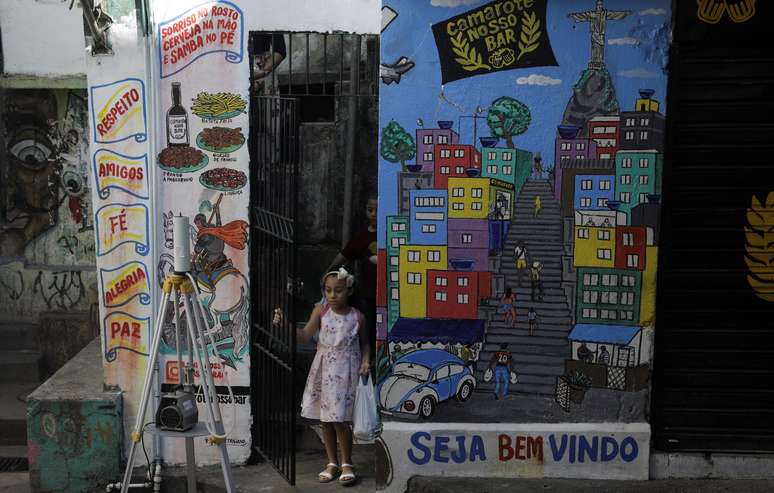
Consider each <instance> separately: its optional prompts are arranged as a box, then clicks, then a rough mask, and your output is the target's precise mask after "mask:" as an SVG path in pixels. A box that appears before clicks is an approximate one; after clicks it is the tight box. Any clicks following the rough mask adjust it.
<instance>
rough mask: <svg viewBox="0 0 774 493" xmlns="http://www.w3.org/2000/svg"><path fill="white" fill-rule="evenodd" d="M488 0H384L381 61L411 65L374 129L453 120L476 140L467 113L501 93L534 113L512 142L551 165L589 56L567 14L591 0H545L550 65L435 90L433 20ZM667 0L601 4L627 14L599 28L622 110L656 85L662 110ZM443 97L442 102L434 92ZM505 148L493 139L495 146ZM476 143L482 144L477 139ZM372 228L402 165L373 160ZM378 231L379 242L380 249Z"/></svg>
mask: <svg viewBox="0 0 774 493" xmlns="http://www.w3.org/2000/svg"><path fill="white" fill-rule="evenodd" d="M485 3H487V2H486V0H385V1H384V2H383V4H384V5H386V6H389V7H391V8H392V9H394V10H395V11H396V12H398V17H397V18H396V19H395V20H394V21H393V22H392V23H391V24H390V25H389V26H388V27H387V29H386V30H385V31H384V32H383V33H382V36H381V59H382V62H383V63H393V62H394V61H396V60H397V59H398V58H400V57H401V56H406V57H408V58H409V59H411V60H412V61H414V62H415V63H416V66H415V67H414V68H413V69H412V70H411V71H410V72H408V73H407V74H405V75H404V76H403V78H402V79H401V82H400V84H391V85H386V84H381V85H380V88H379V89H380V94H379V99H380V109H379V111H380V114H379V119H380V126H381V127H384V126H385V125H387V123H389V122H390V120H396V121H397V122H398V123H399V124H400V125H401V126H402V127H403V128H405V129H406V130H407V131H408V132H410V133H411V134H414V131H415V129H416V127H417V119H418V118H421V119H422V120H423V122H424V124H425V127H428V128H435V127H436V126H437V125H436V123H435V122H436V121H437V120H452V121H454V129H455V130H456V131H458V132H460V140H461V142H462V143H465V144H472V143H473V124H472V121H473V120H472V119H470V118H467V119H465V118H463V119H461V120H460V118H459V117H460V116H465V115H472V114H473V112H474V111H475V109H476V107H477V106H481V107H482V108H483V109H484V114H483V116H486V108H488V107H489V104H490V103H491V102H492V101H493V100H494V99H496V98H498V97H500V96H511V97H514V98H516V99H518V100H520V101H522V102H523V103H525V104H526V105H527V106H528V107H529V109H530V111H531V113H532V123H531V125H530V127H529V129H528V130H527V132H526V133H524V134H522V135H520V136H518V137H516V138H515V139H514V142H515V144H516V146H517V147H519V148H522V149H527V150H529V151H532V152H538V151H539V152H540V153H541V154H542V156H543V162H544V163H546V164H549V163H553V160H554V150H553V148H554V137H555V134H556V126H557V125H558V124H560V123H561V119H562V115H563V114H564V109H565V106H566V105H567V102H568V101H569V99H570V96H571V95H572V86H573V85H574V84H575V82H576V81H577V80H578V78H579V77H580V74H581V72H582V71H583V70H584V69H585V68H586V66H587V65H588V62H589V59H590V58H591V35H590V33H589V27H588V23H581V24H575V23H574V22H573V21H572V20H571V19H569V18H568V16H567V15H568V13H570V12H578V11H583V10H593V9H594V6H595V1H594V0H548V7H547V11H546V18H547V19H546V20H547V25H548V36H549V38H550V40H551V46H552V47H553V50H554V55H555V56H556V60H557V63H558V64H559V66H556V67H532V68H525V69H515V70H508V71H503V72H496V73H493V74H487V75H480V76H476V77H470V78H467V79H463V80H459V81H454V82H450V83H448V84H446V85H445V86H441V72H440V65H439V60H438V51H437V50H436V47H435V39H434V37H433V33H432V30H431V26H432V25H433V24H435V23H437V22H440V21H443V20H445V19H448V18H450V17H453V16H455V15H457V14H461V13H463V12H466V11H468V10H471V9H472V8H475V7H477V6H480V5H483V4H485ZM670 4H671V2H670V0H606V1H605V8H607V9H609V10H630V11H632V15H630V16H628V17H627V18H625V19H624V20H621V21H609V22H608V24H607V30H606V46H605V63H606V65H607V68H608V71H609V72H610V75H611V76H612V77H613V83H614V85H615V89H616V93H617V95H618V101H619V104H620V106H621V110H622V111H628V110H631V109H633V107H634V101H635V99H636V98H637V97H638V89H640V88H650V89H655V90H656V94H655V96H654V98H655V99H657V100H659V101H660V102H661V104H662V112H664V110H665V95H666V73H665V72H664V69H663V67H664V66H665V65H666V51H667V47H668V38H667V37H668V32H669V29H668V28H669V24H670V22H671V8H670ZM441 94H443V95H444V100H441V99H440V98H439V96H440V95H441ZM485 135H489V128H488V127H487V125H486V122H485V121H484V120H478V136H485ZM502 145H504V142H502V141H501V142H500V144H498V146H502ZM477 147H480V145H477ZM379 168H380V169H379V196H380V197H379V207H380V211H379V216H380V217H379V228H380V231H384V229H383V228H384V226H385V220H384V217H385V216H387V215H393V214H395V213H396V211H397V172H398V171H399V168H400V166H399V165H396V164H392V163H389V162H387V161H384V160H383V159H382V158H381V157H380V158H379ZM383 236H384V235H382V234H380V235H379V248H383V247H384V242H385V238H383Z"/></svg>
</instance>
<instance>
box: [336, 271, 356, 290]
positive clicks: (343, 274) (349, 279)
mask: <svg viewBox="0 0 774 493" xmlns="http://www.w3.org/2000/svg"><path fill="white" fill-rule="evenodd" d="M336 279H339V280H341V279H344V280H345V282H346V283H347V287H348V288H351V287H352V285H353V284H355V276H353V275H352V274H350V273H349V272H347V269H345V268H344V266H341V267H339V270H338V271H336Z"/></svg>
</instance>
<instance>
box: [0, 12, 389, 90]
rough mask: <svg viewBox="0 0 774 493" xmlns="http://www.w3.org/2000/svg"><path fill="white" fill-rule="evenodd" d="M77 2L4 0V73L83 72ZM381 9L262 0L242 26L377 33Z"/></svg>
mask: <svg viewBox="0 0 774 493" xmlns="http://www.w3.org/2000/svg"><path fill="white" fill-rule="evenodd" d="M151 1H152V0H151ZM75 4H76V6H75V7H73V9H72V10H69V9H68V6H69V5H70V2H61V1H58V0H2V1H1V2H0V31H1V32H2V42H3V56H4V58H5V74H8V75H16V74H29V75H36V76H43V77H63V76H72V75H77V74H84V73H85V72H86V62H85V55H84V54H85V47H84V39H83V20H82V11H81V8H80V6H79V3H78V2H77V1H76V2H75ZM380 9H381V2H380V1H379V0H286V1H284V2H280V3H275V2H266V1H261V2H255V3H253V4H252V5H250V8H249V9H245V18H246V23H247V25H246V26H245V27H246V29H245V30H246V31H252V30H292V31H318V32H331V31H346V32H356V33H378V32H379V28H380V22H381V14H380Z"/></svg>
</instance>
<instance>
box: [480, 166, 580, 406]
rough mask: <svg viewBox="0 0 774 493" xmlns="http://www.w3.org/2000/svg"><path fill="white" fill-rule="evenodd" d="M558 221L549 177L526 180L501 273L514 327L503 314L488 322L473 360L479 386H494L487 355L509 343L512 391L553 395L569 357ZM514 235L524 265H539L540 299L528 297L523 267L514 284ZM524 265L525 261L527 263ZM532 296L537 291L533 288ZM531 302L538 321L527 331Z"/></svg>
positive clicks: (492, 303)
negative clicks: (509, 292) (487, 375)
mask: <svg viewBox="0 0 774 493" xmlns="http://www.w3.org/2000/svg"><path fill="white" fill-rule="evenodd" d="M537 195H540V200H541V202H542V210H541V211H540V213H539V214H538V215H537V217H535V205H534V204H535V196H537ZM561 228H562V222H561V216H560V211H559V203H558V202H557V201H556V200H555V199H554V198H553V189H552V188H551V185H550V183H549V182H548V180H544V179H531V180H528V181H527V183H526V184H525V185H524V187H523V189H522V191H521V194H520V195H519V197H518V198H517V200H516V204H515V213H514V216H513V218H512V222H511V229H510V231H509V232H508V235H507V237H506V239H505V247H504V252H503V261H502V263H501V267H500V272H499V273H500V274H502V275H504V276H505V287H506V288H509V287H510V288H512V289H513V292H514V293H515V294H516V304H515V306H516V320H517V323H516V327H515V328H512V327H510V326H508V325H506V323H505V320H504V314H501V313H499V312H498V313H496V314H495V315H494V316H493V318H492V319H491V320H490V321H489V324H488V328H487V332H486V335H485V338H484V345H483V348H482V350H481V353H480V355H479V360H478V362H477V364H476V378H477V379H478V390H479V391H485V392H492V391H494V381H491V382H484V378H483V376H484V372H485V371H486V369H487V366H488V365H489V360H490V358H491V357H492V354H493V353H494V352H495V351H498V350H499V349H500V344H502V343H506V344H508V350H509V351H511V353H512V354H513V363H514V368H515V370H516V373H517V374H518V377H519V382H518V383H517V384H516V385H511V386H510V392H512V393H514V392H515V393H524V394H536V395H545V396H552V395H553V394H554V385H555V383H556V377H557V376H559V375H562V374H563V373H564V361H565V359H567V358H568V357H569V356H570V344H569V342H568V340H567V335H568V334H569V331H570V329H571V319H570V310H569V305H568V303H567V297H566V296H565V293H564V290H563V289H562V287H561V278H562V255H563V250H562V230H561ZM519 240H523V241H524V245H525V246H526V247H527V253H528V259H527V260H528V264H530V263H531V262H533V261H539V262H541V263H542V264H543V293H544V296H543V300H542V301H531V300H530V282H529V274H528V271H527V270H526V269H525V270H524V271H523V272H522V278H521V284H519V277H518V272H517V270H516V262H515V259H514V249H515V248H516V245H517V244H518V241H519ZM528 267H529V265H528ZM536 296H537V293H536ZM488 303H489V306H493V307H497V306H499V304H500V300H497V299H490V300H489V301H488ZM530 307H534V308H535V311H536V312H537V316H538V321H539V326H538V328H537V330H536V331H535V333H534V335H532V336H530V335H529V323H528V321H527V311H528V310H529V308H530Z"/></svg>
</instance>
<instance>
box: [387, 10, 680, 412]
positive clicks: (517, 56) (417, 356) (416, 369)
mask: <svg viewBox="0 0 774 493" xmlns="http://www.w3.org/2000/svg"><path fill="white" fill-rule="evenodd" d="M436 3H437V4H438V5H433V6H424V7H423V8H420V9H418V10H414V11H412V12H411V13H410V14H409V13H408V10H409V8H410V7H412V6H411V5H410V3H409V2H407V1H394V2H386V3H385V7H384V9H383V14H385V15H386V16H387V18H388V22H385V23H383V25H384V24H386V27H385V28H384V31H383V33H382V37H383V41H382V48H381V49H382V59H383V60H390V61H391V60H393V59H394V60H396V63H395V64H393V65H389V66H387V67H386V68H385V66H383V67H382V70H383V81H384V83H383V84H382V94H381V112H380V119H381V135H380V156H381V160H380V175H379V178H380V203H379V207H380V210H379V214H380V222H379V276H380V281H379V287H378V293H377V305H378V308H377V339H378V344H377V347H378V371H379V377H378V381H379V383H378V387H377V399H378V401H379V406H380V411H381V412H382V414H383V417H384V418H385V419H395V420H400V419H430V420H433V421H448V422H451V421H454V422H460V421H463V422H520V421H523V422H566V421H607V420H611V421H641V420H643V419H644V417H645V410H646V409H647V402H648V395H647V393H648V386H649V379H650V362H651V355H652V340H653V324H654V313H655V306H654V305H655V277H656V266H657V252H658V239H659V238H658V231H659V225H658V223H659V214H660V211H659V207H660V206H659V199H660V193H661V175H662V167H663V163H662V154H663V146H664V144H663V140H664V139H663V129H664V118H665V107H664V104H665V102H664V97H665V91H666V75H665V73H664V71H663V70H662V67H663V65H662V64H663V63H665V61H664V60H663V59H662V58H659V57H660V56H662V55H663V53H660V51H659V49H660V48H659V47H660V46H661V44H662V43H663V44H664V46H665V45H666V41H665V40H661V39H660V38H659V37H660V36H661V35H662V34H663V32H666V25H665V24H666V23H668V16H667V12H668V5H666V2H664V3H665V5H664V7H665V9H656V8H652V5H653V2H649V3H648V4H647V6H649V7H651V8H646V5H645V3H644V2H636V1H634V2H626V1H619V2H613V1H612V0H608V1H607V2H603V1H601V0H599V1H596V2H594V1H591V0H589V1H583V2H575V1H573V2H569V1H566V2H560V1H554V2H545V1H543V2H528V3H530V5H532V9H531V10H530V9H519V6H521V7H524V5H523V3H521V2H513V4H514V5H513V6H512V7H513V12H512V13H513V15H514V16H515V17H508V15H510V14H507V13H506V12H505V11H504V8H505V7H504V6H502V5H501V6H500V7H501V8H500V9H497V10H492V11H487V10H486V8H487V7H491V8H493V9H494V4H496V3H497V4H501V3H502V2H492V3H489V4H481V5H480V6H478V7H475V8H472V6H471V5H470V2H467V3H466V5H461V4H460V2H448V3H449V5H450V6H449V7H444V6H442V4H444V2H433V4H436ZM506 3H507V2H506ZM517 4H518V5H517ZM606 4H614V5H612V6H611V5H606ZM640 4H642V5H640ZM452 5H453V6H454V7H453V8H452ZM471 8H472V10H471ZM385 9H387V10H386V11H385ZM403 11H406V13H405V14H404V13H403ZM498 12H499V13H501V14H502V15H503V16H504V19H505V20H504V21H502V23H499V22H495V23H494V24H492V23H487V22H486V20H487V19H488V17H487V15H490V14H491V15H494V16H496V15H498ZM506 14H507V15H506ZM508 19H510V21H509V20H508ZM480 20H483V21H484V22H485V24H486V25H488V26H489V27H488V28H484V29H481V28H480V25H479V24H480V23H479V21H480ZM514 20H515V22H514ZM509 22H510V23H511V24H512V26H511V24H509ZM430 25H432V31H431V29H430V28H429V27H428V26H430ZM492 25H497V26H503V30H502V32H501V33H499V34H500V35H498V33H494V34H492V33H491V27H492ZM507 26H511V29H512V30H514V31H515V34H509V33H508V32H507V29H505V27H507ZM487 29H490V33H489V34H488V35H487V33H485V31H486V30H487ZM662 31H663V32H662ZM525 32H527V33H528V35H529V36H528V41H529V40H530V39H531V40H532V41H531V42H532V46H533V48H532V49H531V50H530V45H528V44H526V42H525V41H524V37H523V36H521V35H523V34H524V33H525ZM433 38H435V43H433ZM535 44H538V45H539V46H538V47H537V48H534V45H535ZM525 49H526V52H525ZM466 63H467V64H468V68H464V67H463V69H462V70H460V66H462V65H465V64H466ZM455 64H457V65H460V66H456V65H455ZM471 67H472V68H471ZM385 70H387V71H392V72H395V71H396V70H397V71H399V72H400V73H399V74H398V75H397V77H395V74H394V73H392V72H389V73H388V75H390V77H385V76H384V71H385Z"/></svg>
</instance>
